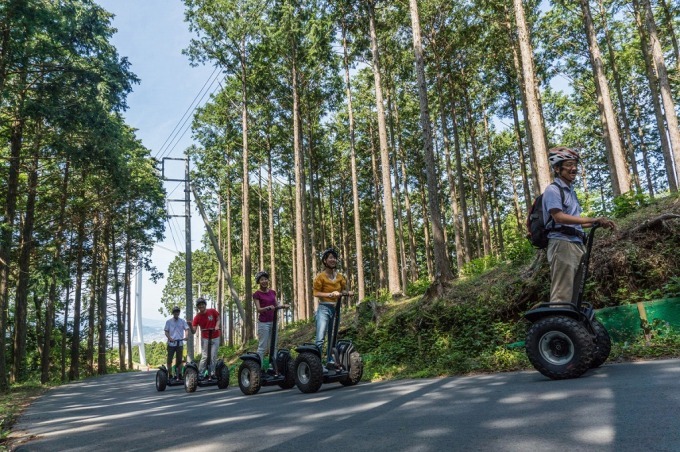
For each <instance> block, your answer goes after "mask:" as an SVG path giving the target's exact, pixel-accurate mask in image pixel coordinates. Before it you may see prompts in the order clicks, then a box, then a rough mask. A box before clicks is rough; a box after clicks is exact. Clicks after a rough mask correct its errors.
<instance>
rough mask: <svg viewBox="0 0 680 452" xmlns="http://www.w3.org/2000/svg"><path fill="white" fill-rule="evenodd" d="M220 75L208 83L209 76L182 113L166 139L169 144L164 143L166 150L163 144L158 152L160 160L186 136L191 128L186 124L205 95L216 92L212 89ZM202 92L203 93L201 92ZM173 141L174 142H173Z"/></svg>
mask: <svg viewBox="0 0 680 452" xmlns="http://www.w3.org/2000/svg"><path fill="white" fill-rule="evenodd" d="M216 71H217V68H215V71H214V72H213V74H215V72H216ZM219 75H220V74H219V73H218V74H217V75H215V77H214V78H212V81H211V82H210V84H209V85H208V81H210V78H209V79H208V80H207V81H206V83H205V84H204V85H203V87H202V88H201V90H200V91H199V92H198V94H197V95H196V97H195V98H194V100H193V101H192V102H191V105H189V108H188V109H187V111H186V112H185V113H184V115H182V117H181V118H180V120H179V121H178V123H177V125H176V126H175V129H173V132H172V133H171V134H170V137H168V139H167V140H165V142H166V143H167V146H166V145H165V144H166V143H164V144H163V146H165V150H163V146H161V149H160V150H159V151H158V154H160V157H158V159H159V160H160V159H162V158H163V157H166V156H167V155H169V154H170V153H171V152H172V151H173V150H174V149H175V147H176V146H177V144H178V143H179V142H180V141H181V140H182V138H183V137H184V134H186V131H187V130H188V128H189V126H186V125H187V122H189V120H190V119H191V118H192V117H193V114H194V112H195V111H196V109H198V108H199V106H200V105H201V104H202V102H203V99H204V98H205V96H206V95H207V94H208V93H209V92H210V94H212V93H213V92H215V90H212V91H211V89H212V87H213V85H214V84H215V82H216V81H217V80H218V78H219ZM210 77H213V75H212V74H211V76H210ZM225 77H226V76H225ZM206 85H207V88H206ZM204 89H205V90H204ZM201 92H202V93H203V94H201ZM199 95H200V98H199ZM194 104H195V105H194ZM189 125H190V124H189ZM185 126H186V127H185ZM180 132H181V135H180ZM173 135H174V136H173ZM168 140H169V142H168ZM173 142H174V144H173ZM171 146H172V147H171Z"/></svg>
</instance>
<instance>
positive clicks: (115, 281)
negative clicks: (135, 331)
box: [111, 222, 126, 372]
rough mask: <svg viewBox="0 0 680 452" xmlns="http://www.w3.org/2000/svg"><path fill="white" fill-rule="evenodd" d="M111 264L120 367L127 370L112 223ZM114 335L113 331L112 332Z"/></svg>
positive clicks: (122, 370) (116, 254)
mask: <svg viewBox="0 0 680 452" xmlns="http://www.w3.org/2000/svg"><path fill="white" fill-rule="evenodd" d="M111 266H112V267H113V295H114V297H115V299H116V335H117V336H118V368H119V369H120V371H121V372H125V369H126V365H125V317H123V311H124V308H123V306H122V305H121V299H120V275H119V273H118V272H119V268H118V251H117V250H116V234H115V230H114V227H113V222H112V224H111ZM111 335H112V337H113V332H111Z"/></svg>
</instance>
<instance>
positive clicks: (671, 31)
mask: <svg viewBox="0 0 680 452" xmlns="http://www.w3.org/2000/svg"><path fill="white" fill-rule="evenodd" d="M659 6H660V7H661V10H662V11H663V16H664V21H665V22H666V24H665V25H666V28H667V29H668V35H669V37H670V38H671V43H672V44H673V54H674V55H675V66H676V70H677V71H678V72H680V46H678V37H677V35H676V34H675V27H674V26H673V14H672V13H671V10H670V8H669V7H668V4H666V0H659ZM676 7H677V3H676Z"/></svg>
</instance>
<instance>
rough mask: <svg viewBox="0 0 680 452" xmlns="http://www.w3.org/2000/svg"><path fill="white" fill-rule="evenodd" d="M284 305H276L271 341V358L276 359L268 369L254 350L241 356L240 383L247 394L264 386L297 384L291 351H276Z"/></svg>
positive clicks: (288, 386)
mask: <svg viewBox="0 0 680 452" xmlns="http://www.w3.org/2000/svg"><path fill="white" fill-rule="evenodd" d="M281 309H285V308H284V307H283V306H276V314H275V315H274V322H273V323H272V333H271V335H270V336H271V337H270V341H269V359H270V361H272V357H273V356H274V357H275V359H274V360H273V362H271V363H270V365H269V368H268V369H264V368H263V365H262V362H261V361H260V355H258V354H257V353H254V352H246V353H244V354H243V355H241V356H239V358H240V359H241V360H242V361H243V362H242V363H241V366H240V367H239V369H238V385H239V387H240V388H241V392H243V393H244V394H245V395H253V394H257V393H258V392H259V391H260V388H261V387H262V386H274V385H278V386H279V387H280V388H281V389H290V388H292V387H293V386H295V369H294V368H293V363H294V361H293V359H292V358H291V356H290V351H289V350H288V349H285V348H281V349H279V350H278V351H276V337H277V335H278V318H279V315H278V314H279V310H281Z"/></svg>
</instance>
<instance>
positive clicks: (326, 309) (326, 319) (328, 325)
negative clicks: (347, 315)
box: [316, 303, 340, 361]
mask: <svg viewBox="0 0 680 452" xmlns="http://www.w3.org/2000/svg"><path fill="white" fill-rule="evenodd" d="M339 316H340V313H338V320H340V317H339ZM334 317H335V306H333V305H329V304H324V303H319V306H318V307H317V309H316V346H317V347H319V351H320V352H322V351H323V340H324V337H325V336H326V335H328V343H329V344H330V342H331V332H332V331H333V320H334ZM332 360H333V359H332V357H331V349H330V347H329V348H328V350H326V361H332Z"/></svg>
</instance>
